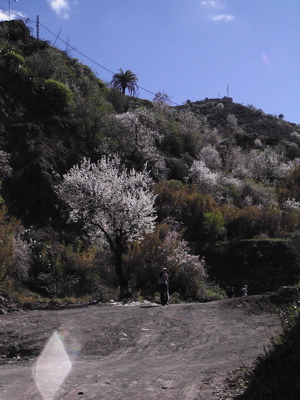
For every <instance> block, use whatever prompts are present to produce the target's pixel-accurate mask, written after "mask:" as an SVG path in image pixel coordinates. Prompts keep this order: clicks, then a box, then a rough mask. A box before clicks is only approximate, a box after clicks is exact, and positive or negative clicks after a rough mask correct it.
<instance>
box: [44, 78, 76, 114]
mask: <svg viewBox="0 0 300 400" xmlns="http://www.w3.org/2000/svg"><path fill="white" fill-rule="evenodd" d="M43 89H44V90H43V95H44V98H45V99H46V100H47V104H48V105H49V106H50V108H51V109H52V110H54V111H64V110H65V109H66V108H67V107H69V106H71V104H72V102H73V92H72V91H71V90H70V89H69V88H68V87H67V86H66V85H64V84H63V83H61V82H58V81H55V80H53V79H46V80H45V81H44V83H43Z"/></svg>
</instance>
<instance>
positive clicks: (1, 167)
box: [0, 150, 12, 180]
mask: <svg viewBox="0 0 300 400" xmlns="http://www.w3.org/2000/svg"><path fill="white" fill-rule="evenodd" d="M9 162H10V155H9V154H8V153H6V152H5V151H3V150H0V180H1V179H4V178H7V177H8V176H10V175H11V173H12V168H11V166H10V164H9Z"/></svg>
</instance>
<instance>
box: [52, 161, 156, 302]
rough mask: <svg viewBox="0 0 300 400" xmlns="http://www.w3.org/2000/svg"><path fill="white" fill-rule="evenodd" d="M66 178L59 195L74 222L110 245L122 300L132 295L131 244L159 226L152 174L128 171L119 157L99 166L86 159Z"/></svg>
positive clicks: (100, 163)
mask: <svg viewBox="0 0 300 400" xmlns="http://www.w3.org/2000/svg"><path fill="white" fill-rule="evenodd" d="M63 178H64V179H63V182H62V184H61V185H60V186H59V187H58V193H59V195H60V197H61V198H62V200H64V201H65V202H66V203H67V204H68V205H69V206H70V208H71V212H70V220H71V221H74V222H77V221H81V222H82V223H83V224H84V227H85V229H86V230H87V232H88V233H89V234H90V235H91V236H92V237H94V238H96V239H98V240H104V242H106V243H108V244H109V247H110V249H111V251H112V253H113V254H114V256H115V270H116V275H117V278H118V281H119V285H120V296H121V297H122V296H123V295H124V293H126V292H127V291H128V279H127V277H126V276H125V273H124V268H123V259H122V256H123V254H124V253H125V252H126V249H127V244H128V243H129V242H131V241H137V240H140V239H141V238H142V236H143V234H145V233H148V232H151V231H152V230H153V228H154V225H155V218H156V217H155V209H154V201H155V197H156V195H155V194H153V192H152V190H151V183H152V182H151V179H150V177H149V174H148V173H147V172H146V171H145V170H144V171H142V172H137V171H135V170H134V169H131V170H130V171H127V170H126V169H125V167H124V166H122V165H121V162H120V159H119V158H118V157H117V156H116V157H113V158H110V159H109V158H106V157H102V159H101V160H100V161H98V162H97V163H91V161H90V160H89V159H84V160H83V162H82V163H81V164H80V165H76V166H74V167H73V168H72V169H71V170H70V171H69V172H68V173H67V174H65V175H64V177H63Z"/></svg>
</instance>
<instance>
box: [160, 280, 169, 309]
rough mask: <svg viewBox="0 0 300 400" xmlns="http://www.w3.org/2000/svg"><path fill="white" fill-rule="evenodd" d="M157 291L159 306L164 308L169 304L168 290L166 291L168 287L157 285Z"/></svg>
mask: <svg viewBox="0 0 300 400" xmlns="http://www.w3.org/2000/svg"><path fill="white" fill-rule="evenodd" d="M159 290H160V304H161V305H162V306H164V305H165V304H168V303H169V290H168V285H167V284H165V283H164V284H160V285H159Z"/></svg>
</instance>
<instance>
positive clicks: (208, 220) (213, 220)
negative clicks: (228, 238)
mask: <svg viewBox="0 0 300 400" xmlns="http://www.w3.org/2000/svg"><path fill="white" fill-rule="evenodd" d="M203 227H204V229H205V232H206V234H207V236H208V238H209V239H210V240H212V241H216V240H218V239H222V238H224V236H225V235H226V229H225V220H224V218H223V216H222V214H220V213H205V214H204V222H203Z"/></svg>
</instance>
